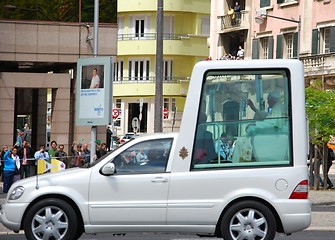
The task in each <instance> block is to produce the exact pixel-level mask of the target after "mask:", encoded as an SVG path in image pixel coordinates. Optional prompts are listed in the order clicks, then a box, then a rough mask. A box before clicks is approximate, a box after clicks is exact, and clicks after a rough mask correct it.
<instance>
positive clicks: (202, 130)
mask: <svg viewBox="0 0 335 240" xmlns="http://www.w3.org/2000/svg"><path fill="white" fill-rule="evenodd" d="M206 120H207V115H206V113H204V112H200V113H199V119H198V129H197V132H196V136H195V147H194V151H195V152H194V155H193V157H194V160H195V162H194V163H195V164H204V163H210V162H211V161H212V160H216V159H218V155H217V153H216V152H215V147H214V141H213V134H212V133H211V132H210V131H208V130H207V129H206V125H204V124H205V123H206Z"/></svg>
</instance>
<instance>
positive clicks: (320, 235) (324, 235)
mask: <svg viewBox="0 0 335 240" xmlns="http://www.w3.org/2000/svg"><path fill="white" fill-rule="evenodd" d="M334 234H335V233H334V232H328V231H302V232H298V233H294V234H292V235H290V236H286V235H283V234H277V235H276V238H275V240H301V239H304V240H315V239H317V240H334ZM0 239H1V240H25V239H26V238H25V236H24V234H23V233H22V234H10V235H0ZM80 239H81V240H84V239H85V240H110V239H112V240H215V239H218V240H219V238H209V237H198V236H196V235H187V234H154V233H139V234H136V233H131V234H126V236H113V234H98V235H83V236H82V237H81V238H80ZM221 240H222V239H221Z"/></svg>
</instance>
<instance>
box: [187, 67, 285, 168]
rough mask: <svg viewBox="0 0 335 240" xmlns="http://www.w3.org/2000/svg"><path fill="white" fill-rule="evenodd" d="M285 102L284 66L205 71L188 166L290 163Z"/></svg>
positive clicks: (240, 165)
mask: <svg viewBox="0 0 335 240" xmlns="http://www.w3.org/2000/svg"><path fill="white" fill-rule="evenodd" d="M290 106H291V101H290V75H289V71H288V70H287V69H275V70H252V71H247V70H246V71H241V70H238V71H232V70H229V71H227V70H225V71H224V70H218V71H208V72H207V73H206V75H205V76H204V83H203V89H202V96H201V100H200V108H199V109H200V112H199V114H198V120H197V129H196V134H195V141H194V151H193V155H192V168H193V169H203V168H217V167H220V168H222V167H253V166H262V165H263V166H268V165H276V166H278V165H290V164H292V161H291V158H292V156H291V131H290V129H291V113H290Z"/></svg>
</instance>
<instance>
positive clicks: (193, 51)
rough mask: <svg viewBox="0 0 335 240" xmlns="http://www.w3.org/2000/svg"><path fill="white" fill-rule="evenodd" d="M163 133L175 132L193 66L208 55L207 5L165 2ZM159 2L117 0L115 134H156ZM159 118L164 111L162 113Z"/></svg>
mask: <svg viewBox="0 0 335 240" xmlns="http://www.w3.org/2000/svg"><path fill="white" fill-rule="evenodd" d="M163 13H164V21H163V22H164V31H163V58H164V59H163V61H164V63H163V75H164V79H163V108H164V109H165V110H166V112H167V114H166V115H165V116H164V117H163V131H172V130H173V129H176V130H178V127H179V123H180V119H181V116H182V112H183V108H184V103H185V99H186V95H187V94H188V83H189V79H190V76H191V72H192V68H193V66H194V64H195V63H196V62H198V61H201V60H204V59H205V58H206V57H208V46H207V39H208V37H209V22H210V19H209V13H210V2H209V1H203V0H194V1H186V0H178V1H177V0H165V1H164V11H163ZM156 15H157V0H146V1H124V0H122V1H118V43H117V62H116V63H115V79H114V82H113V108H117V109H119V112H120V113H121V114H120V115H119V117H118V118H117V119H116V120H115V122H114V125H115V126H116V129H117V134H118V135H121V134H123V133H126V132H132V131H133V130H134V129H133V124H132V123H133V122H134V121H133V120H134V119H138V120H136V121H139V122H140V124H139V125H140V129H139V131H140V132H148V133H151V132H153V131H154V109H155V98H156V97H155V82H156V76H155V66H156V36H157V30H156V19H157V16H156ZM162 114H163V113H162Z"/></svg>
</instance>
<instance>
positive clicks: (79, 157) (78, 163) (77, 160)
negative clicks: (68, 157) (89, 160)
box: [69, 142, 84, 167]
mask: <svg viewBox="0 0 335 240" xmlns="http://www.w3.org/2000/svg"><path fill="white" fill-rule="evenodd" d="M75 145H76V142H73V143H72V147H71V152H72V154H73V160H72V161H71V162H70V166H69V167H82V166H83V165H84V153H83V150H82V149H81V148H82V145H81V143H78V144H77V146H76V149H74V146H75Z"/></svg>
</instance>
